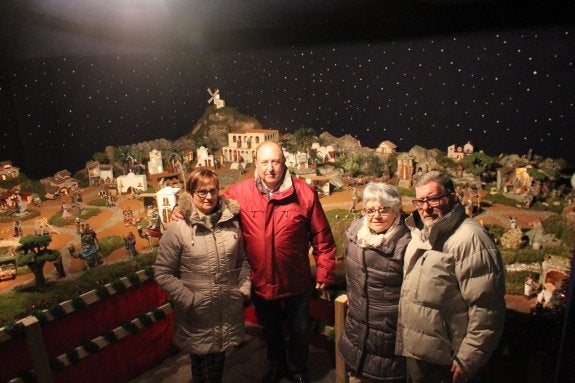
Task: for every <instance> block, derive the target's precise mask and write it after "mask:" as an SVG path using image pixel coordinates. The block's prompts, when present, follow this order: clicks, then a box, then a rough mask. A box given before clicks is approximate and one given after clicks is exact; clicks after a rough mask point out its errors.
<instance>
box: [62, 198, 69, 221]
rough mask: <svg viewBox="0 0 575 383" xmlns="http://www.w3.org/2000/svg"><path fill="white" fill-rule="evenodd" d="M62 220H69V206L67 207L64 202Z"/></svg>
mask: <svg viewBox="0 0 575 383" xmlns="http://www.w3.org/2000/svg"><path fill="white" fill-rule="evenodd" d="M62 218H68V205H66V202H62Z"/></svg>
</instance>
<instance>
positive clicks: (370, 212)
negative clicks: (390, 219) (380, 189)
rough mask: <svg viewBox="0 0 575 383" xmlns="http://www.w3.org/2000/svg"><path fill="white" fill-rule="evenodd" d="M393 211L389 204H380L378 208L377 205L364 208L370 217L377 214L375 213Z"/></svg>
mask: <svg viewBox="0 0 575 383" xmlns="http://www.w3.org/2000/svg"><path fill="white" fill-rule="evenodd" d="M390 211H391V208H390V207H389V206H380V207H378V208H375V207H369V208H367V209H363V212H364V213H365V215H367V216H368V217H373V216H374V215H375V213H377V214H380V215H382V214H387V213H389V212H390Z"/></svg>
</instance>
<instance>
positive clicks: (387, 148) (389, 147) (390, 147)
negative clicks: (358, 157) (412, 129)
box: [375, 140, 397, 155]
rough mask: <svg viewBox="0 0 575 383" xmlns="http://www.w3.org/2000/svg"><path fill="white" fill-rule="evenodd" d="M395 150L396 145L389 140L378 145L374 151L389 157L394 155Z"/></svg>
mask: <svg viewBox="0 0 575 383" xmlns="http://www.w3.org/2000/svg"><path fill="white" fill-rule="evenodd" d="M396 149H397V145H395V144H394V143H393V142H391V141H389V140H385V141H383V142H381V143H380V144H379V146H378V147H377V148H376V149H375V152H376V153H380V154H384V155H389V154H393V153H395V151H396Z"/></svg>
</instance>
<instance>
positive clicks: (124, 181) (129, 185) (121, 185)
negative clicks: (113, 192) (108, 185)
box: [116, 172, 148, 194]
mask: <svg viewBox="0 0 575 383" xmlns="http://www.w3.org/2000/svg"><path fill="white" fill-rule="evenodd" d="M116 184H117V185H118V191H119V192H120V194H124V193H131V192H132V191H134V190H140V191H146V190H147V189H148V180H147V179H146V175H145V174H134V173H132V172H130V173H128V174H126V175H125V176H119V177H118V178H117V179H116Z"/></svg>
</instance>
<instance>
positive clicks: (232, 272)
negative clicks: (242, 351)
mask: <svg viewBox="0 0 575 383" xmlns="http://www.w3.org/2000/svg"><path fill="white" fill-rule="evenodd" d="M186 186H187V190H188V191H189V192H182V193H180V194H181V195H180V198H179V200H178V206H179V209H180V212H181V213H182V215H183V216H184V218H185V219H183V220H180V221H178V222H172V223H170V224H169V226H168V228H167V230H166V232H165V233H164V234H163V236H162V239H161V240H160V248H159V251H158V257H157V260H156V263H155V264H154V274H155V279H156V281H157V282H158V284H159V285H160V286H161V287H162V289H164V290H165V291H166V292H167V293H168V294H169V295H170V298H171V301H172V306H173V310H174V343H175V344H176V346H178V347H179V348H181V349H182V350H184V351H186V352H188V353H190V357H191V361H192V376H193V381H194V382H195V383H198V382H199V383H201V382H209V383H217V382H221V381H222V378H223V367H224V360H225V351H226V350H227V349H229V348H230V347H233V346H237V345H238V344H240V343H241V342H242V340H243V337H244V311H243V307H244V306H243V303H244V300H245V299H249V294H250V288H251V283H250V279H249V275H250V268H249V265H248V262H247V259H246V257H245V250H244V245H243V239H242V234H241V231H240V226H239V216H238V214H239V211H240V209H239V205H238V204H237V203H236V202H235V201H233V200H231V199H225V198H223V197H219V196H218V191H219V181H218V178H217V176H216V174H215V173H214V172H212V171H211V170H206V169H200V170H195V171H194V172H192V174H191V175H190V177H189V178H188V181H187V185H186Z"/></svg>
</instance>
